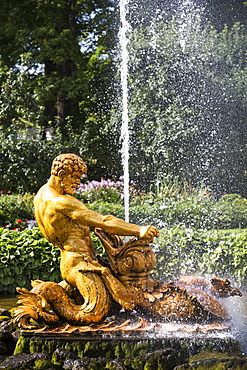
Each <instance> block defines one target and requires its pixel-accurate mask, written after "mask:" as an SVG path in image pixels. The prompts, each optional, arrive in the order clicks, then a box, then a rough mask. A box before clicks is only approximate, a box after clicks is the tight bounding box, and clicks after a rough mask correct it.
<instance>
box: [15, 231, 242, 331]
mask: <svg viewBox="0 0 247 370" xmlns="http://www.w3.org/2000/svg"><path fill="white" fill-rule="evenodd" d="M94 232H95V234H96V235H97V236H98V237H99V238H100V240H101V241H102V243H103V245H104V247H105V250H106V253H107V256H108V262H109V265H110V269H111V272H112V274H113V275H115V277H116V278H117V279H118V280H119V281H120V282H121V283H122V284H123V285H124V287H125V288H126V289H125V294H126V292H127V294H128V295H129V296H130V297H131V298H132V302H133V308H135V310H136V311H137V312H138V313H142V314H144V315H145V316H146V317H148V316H150V317H152V319H157V320H158V321H164V320H180V321H201V322H202V321H205V320H206V321H208V320H212V319H221V320H222V319H229V315H228V313H227V311H226V309H225V307H224V306H223V305H222V304H221V303H220V302H219V301H218V300H217V298H219V297H229V296H234V295H239V296H241V295H242V294H241V292H240V290H239V289H237V288H234V287H232V286H231V284H230V282H229V280H227V279H221V278H217V277H215V278H212V279H211V282H209V281H207V280H205V279H203V278H199V277H195V276H193V277H191V276H189V277H188V276H183V277H180V279H179V280H178V281H177V282H175V283H174V282H171V283H169V284H165V283H163V282H160V281H154V280H153V279H152V278H151V275H150V272H151V270H152V269H153V268H154V266H155V264H156V257H155V253H154V252H153V250H152V247H151V246H150V244H149V242H150V240H145V239H140V238H134V239H131V240H129V241H128V242H126V243H124V242H123V240H122V238H121V237H119V236H116V235H112V234H108V233H106V232H104V231H103V230H102V229H99V228H96V229H95V230H94ZM86 276H87V280H85V289H84V292H85V294H84V296H83V297H82V295H81V294H80V293H79V291H78V290H77V289H76V288H73V287H71V286H69V285H68V284H67V283H66V282H65V281H63V282H61V283H59V284H57V283H54V282H43V281H39V280H37V281H33V282H32V286H33V289H32V290H31V291H28V290H26V289H20V288H17V292H18V298H19V301H18V303H19V307H17V308H16V309H15V311H14V322H16V323H18V325H19V326H21V327H24V328H32V325H31V324H30V323H31V321H32V320H35V321H36V322H38V323H41V324H44V325H59V323H60V322H61V321H66V322H69V323H72V324H76V325H88V324H91V323H97V322H100V321H102V320H103V319H104V318H105V317H106V316H107V315H108V314H109V312H110V309H111V306H112V303H113V302H114V300H113V298H112V296H111V291H110V290H109V289H108V288H107V286H109V285H108V284H107V283H106V284H105V283H104V277H102V276H101V275H96V276H97V277H98V278H96V280H97V281H96V280H95V274H93V275H92V278H93V279H92V280H91V282H90V273H87V275H86ZM92 287H93V289H97V293H98V294H97V295H94V297H95V299H94V298H93V297H91V296H90V292H92ZM120 293H121V292H120ZM96 300H97V302H96ZM119 307H120V305H119ZM120 308H121V307H120ZM97 310H99V311H100V315H97Z"/></svg>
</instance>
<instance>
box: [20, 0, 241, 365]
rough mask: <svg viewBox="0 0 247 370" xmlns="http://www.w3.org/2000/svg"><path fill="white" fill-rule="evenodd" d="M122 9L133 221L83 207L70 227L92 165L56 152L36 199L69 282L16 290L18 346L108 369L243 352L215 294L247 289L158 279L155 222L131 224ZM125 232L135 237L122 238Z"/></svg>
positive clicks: (39, 215) (39, 217)
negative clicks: (100, 252)
mask: <svg viewBox="0 0 247 370" xmlns="http://www.w3.org/2000/svg"><path fill="white" fill-rule="evenodd" d="M121 6H122V8H121V20H122V25H123V33H122V39H121V40H122V46H123V50H122V60H123V64H122V87H123V116H122V118H123V119H122V121H123V125H122V132H123V135H122V138H123V163H124V179H125V191H124V192H125V219H126V221H125V222H123V221H121V220H118V219H116V218H113V217H112V216H105V217H101V216H100V215H99V216H98V215H97V216H95V215H94V214H92V213H90V211H89V210H87V209H86V208H85V207H84V206H81V207H82V208H80V207H79V208H80V209H79V210H80V211H82V212H85V213H86V218H83V217H84V216H83V217H82V216H81V218H80V219H79V220H80V222H81V221H82V220H83V222H82V224H81V225H80V226H79V230H74V231H73V233H72V234H73V235H69V236H68V233H69V234H70V232H71V229H70V228H71V224H70V225H69V226H67V219H68V218H70V217H71V219H72V220H75V219H76V217H77V213H76V212H74V207H77V204H75V203H74V199H73V198H71V197H68V196H66V201H65V200H64V199H63V198H64V197H61V195H63V194H65V193H67V194H70V195H73V191H74V188H75V186H76V185H77V184H78V181H79V178H80V176H81V174H82V173H83V172H84V171H85V170H86V167H85V164H84V163H83V161H82V160H81V159H79V160H78V158H76V157H75V156H74V155H73V154H69V155H65V157H64V158H62V159H61V158H56V159H55V161H54V164H53V169H52V171H53V172H52V176H53V178H52V179H50V180H49V181H48V187H47V185H46V186H44V187H43V188H42V189H41V190H40V192H39V193H38V195H37V197H36V205H35V206H36V218H37V220H38V223H39V226H40V229H41V231H42V233H43V234H44V236H45V237H46V238H47V239H48V240H49V241H51V242H52V243H53V244H55V245H57V246H58V247H59V248H60V249H61V257H62V261H61V274H62V277H63V278H64V280H63V281H62V282H61V283H59V284H55V283H53V282H42V281H35V282H33V289H32V291H30V292H29V291H27V290H25V289H18V293H19V300H20V306H19V307H18V308H17V309H16V311H15V322H16V323H18V324H19V325H20V326H21V327H22V328H23V329H22V334H23V336H22V338H21V339H20V340H19V342H18V345H17V349H16V353H23V352H27V353H28V352H30V351H31V350H33V349H35V350H36V351H38V350H39V351H40V350H42V352H43V351H44V352H45V351H47V352H49V353H55V351H56V350H57V348H58V347H61V348H63V349H64V350H65V349H69V350H73V352H75V353H76V355H78V356H79V357H93V358H95V357H98V358H99V357H100V356H103V357H104V358H103V359H101V362H102V364H104V365H102V366H105V365H107V367H108V365H109V363H107V360H106V359H105V358H106V357H109V358H111V359H112V360H111V364H110V365H109V366H112V367H109V368H114V369H115V368H116V369H120V368H122V369H123V368H124V367H123V366H126V368H128V369H129V368H132V367H131V362H133V361H134V360H133V357H136V358H137V360H136V363H135V364H134V366H138V361H139V365H140V367H139V368H140V369H141V368H144V366H149V368H155V367H157V365H158V364H159V363H160V361H161V362H162V361H163V363H165V362H166V363H168V362H169V361H170V360H169V359H172V360H171V363H170V365H169V366H170V367H169V368H171V369H172V368H174V367H175V366H177V365H179V364H181V363H183V361H184V362H186V360H187V359H188V357H189V356H191V355H196V354H197V353H198V352H200V351H201V350H202V349H203V350H207V351H212V350H217V351H218V352H221V353H222V352H229V353H231V352H234V351H236V352H237V353H238V354H240V352H241V349H240V348H239V345H238V342H237V341H236V340H235V338H234V336H233V335H232V332H231V330H230V326H229V325H228V321H227V320H228V313H227V310H226V309H225V308H224V306H223V305H222V303H221V301H220V300H219V299H218V298H219V295H221V296H222V295H223V296H224V295H225V296H234V295H241V292H240V291H239V290H238V289H237V288H234V287H231V285H230V282H229V281H228V280H222V279H219V278H215V279H212V281H211V282H208V281H206V280H205V279H199V278H196V277H193V279H192V278H191V277H183V278H181V279H179V280H178V281H176V282H172V283H168V284H166V283H163V282H155V281H153V279H152V277H151V275H150V271H151V269H152V268H153V266H154V264H155V255H154V253H153V251H152V248H151V246H150V244H151V243H152V240H153V238H154V237H157V236H158V230H157V229H156V228H155V227H153V226H145V227H139V226H137V225H133V224H129V210H128V203H129V200H128V186H129V170H128V160H129V147H128V145H129V132H128V106H127V99H128V88H127V72H128V70H127V61H128V58H127V38H126V33H125V31H126V27H127V23H126V18H125V14H124V9H125V7H126V3H125V2H124V1H123V2H122V4H121ZM184 43H185V39H184V38H181V46H182V47H184ZM63 161H64V162H63ZM61 162H62V164H61ZM73 162H74V164H73ZM71 166H72V167H73V166H74V167H73V170H70V169H68V168H72V167H71ZM75 168H76V169H75ZM74 172H76V175H74ZM65 175H66V176H65ZM51 188H53V189H55V193H54V191H53V190H52V191H51ZM57 194H59V202H58V205H56V207H57V210H60V211H61V210H62V212H60V213H62V214H63V215H66V222H65V221H64V220H63V217H59V227H54V225H55V223H56V221H55V213H54V209H53V210H52V212H51V213H50V214H49V215H48V217H45V214H46V212H47V208H45V207H47V205H46V206H44V203H45V202H44V198H43V197H45V199H46V201H47V200H49V201H51V202H52V203H53V204H54V203H56V202H55V201H54V198H56V197H58V195H57ZM56 207H55V208H56ZM71 210H73V212H72V211H71ZM72 213H73V216H70V215H72ZM60 216H61V214H60ZM73 217H74V218H73ZM91 217H92V218H91ZM94 217H95V218H94ZM98 217H99V218H98ZM85 219H86V221H85ZM50 220H52V222H50ZM89 227H94V230H95V234H96V235H97V236H98V237H99V238H100V239H101V241H102V243H103V244H104V247H105V250H106V252H107V255H108V260H106V261H103V260H101V259H97V258H96V256H95V255H94V251H93V249H92V246H91V245H90V242H89ZM58 229H59V230H58ZM82 230H83V235H84V240H82V241H81V240H80V237H78V235H79V234H78V232H80V233H81V232H82ZM119 235H127V236H133V235H134V236H135V237H136V238H135V239H131V240H128V241H126V242H125V243H123V241H122V239H121V238H119ZM140 237H141V238H140ZM78 248H79V249H78ZM78 251H79V253H78ZM81 251H83V253H81ZM81 254H83V255H84V257H83V258H81ZM214 290H216V296H215V294H213V291H214ZM214 293H215V291H214ZM82 297H83V299H82ZM56 300H58V301H59V302H58V303H57V302H56ZM66 305H68V307H67V306H66ZM174 318H175V319H176V320H175V322H174ZM215 320H217V322H216V323H215ZM225 320H226V321H225ZM212 321H213V324H212ZM35 325H37V326H35ZM40 325H41V327H40ZM42 325H43V326H42ZM116 357H118V360H116ZM176 357H177V358H176ZM178 357H179V358H178ZM126 358H127V359H126ZM114 359H115V360H114ZM121 359H122V360H121ZM124 359H125V360H124ZM228 359H229V358H228ZM224 360H225V359H224ZM99 361H100V360H99ZM114 361H115V363H114V364H113V362H114ZM195 361H196V360H195ZM197 361H198V360H197ZM95 366H97V364H96V365H95ZM113 366H115V367H113ZM121 366H122V367H121ZM150 366H151V367H150ZM152 366H153V367H152ZM133 368H136V367H133ZM160 368H163V367H160Z"/></svg>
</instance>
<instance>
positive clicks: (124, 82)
mask: <svg viewBox="0 0 247 370" xmlns="http://www.w3.org/2000/svg"><path fill="white" fill-rule="evenodd" d="M127 5H128V0H120V20H121V29H120V32H119V39H120V45H121V86H122V128H121V139H122V142H123V144H122V164H123V170H124V209H125V221H126V222H129V122H128V59H129V55H128V48H127V46H128V38H127V33H128V29H129V24H128V21H127V19H126V13H127Z"/></svg>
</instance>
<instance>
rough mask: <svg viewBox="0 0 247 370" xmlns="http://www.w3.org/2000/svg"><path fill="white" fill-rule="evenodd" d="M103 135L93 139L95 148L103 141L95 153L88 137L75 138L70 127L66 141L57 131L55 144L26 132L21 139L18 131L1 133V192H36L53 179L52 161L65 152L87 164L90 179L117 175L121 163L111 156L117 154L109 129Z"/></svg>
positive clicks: (1, 131) (75, 135)
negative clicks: (51, 174) (76, 155)
mask: <svg viewBox="0 0 247 370" xmlns="http://www.w3.org/2000/svg"><path fill="white" fill-rule="evenodd" d="M101 133H102V135H101V136H100V137H99V136H98V135H96V137H95V138H94V145H95V146H97V145H98V144H99V141H100V144H99V145H98V146H97V147H98V150H97V152H95V150H93V149H92V146H91V145H92V142H91V141H90V138H89V137H88V136H87V135H88V133H87V132H83V133H82V134H74V133H73V131H72V130H71V127H70V126H69V125H68V126H67V135H66V139H64V137H63V135H60V134H59V131H57V133H56V136H55V137H54V138H53V139H52V140H42V139H41V138H40V135H38V134H37V135H28V133H27V132H24V133H23V135H22V133H21V132H19V133H18V135H17V133H16V132H15V131H11V130H10V131H9V132H7V133H6V131H5V130H3V129H2V130H1V129H0V184H1V189H0V191H4V192H5V193H6V192H8V191H11V192H15V193H17V192H18V193H25V192H29V193H35V192H37V190H38V189H39V188H40V187H41V186H42V185H43V184H44V183H45V182H46V181H47V179H48V178H49V177H50V168H51V163H52V161H53V159H54V158H55V157H56V156H57V155H59V154H61V153H66V152H67V153H75V154H78V155H80V156H81V157H82V158H83V159H84V160H85V162H86V163H87V165H88V167H89V172H88V175H89V178H90V177H93V178H95V179H100V177H102V176H103V175H106V176H111V175H112V173H111V172H112V171H114V173H118V171H119V163H118V161H117V160H116V158H115V156H114V155H112V153H113V152H114V150H113V151H111V150H110V146H111V143H110V142H109V141H108V140H109V137H110V133H109V128H105V130H103V129H102V130H101ZM108 134H109V135H108ZM104 142H105V145H104ZM106 142H107V144H106ZM106 164H107V165H108V166H106ZM107 168H108V170H107Z"/></svg>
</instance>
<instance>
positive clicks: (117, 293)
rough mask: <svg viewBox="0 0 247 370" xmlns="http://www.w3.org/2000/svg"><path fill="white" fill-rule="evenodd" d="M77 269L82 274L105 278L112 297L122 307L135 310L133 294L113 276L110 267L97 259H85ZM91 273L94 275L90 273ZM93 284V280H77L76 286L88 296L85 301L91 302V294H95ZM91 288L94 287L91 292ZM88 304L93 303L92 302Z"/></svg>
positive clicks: (104, 280)
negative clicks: (101, 263)
mask: <svg viewBox="0 0 247 370" xmlns="http://www.w3.org/2000/svg"><path fill="white" fill-rule="evenodd" d="M76 269H77V270H78V271H79V272H80V273H81V276H94V275H96V276H98V277H99V278H100V279H102V280H103V282H104V283H105V285H104V286H105V287H106V288H107V290H108V291H109V293H110V294H111V296H112V298H113V299H114V300H115V301H116V302H117V303H119V304H120V305H121V306H122V307H124V308H126V309H127V310H133V308H134V307H135V305H136V302H135V299H134V296H133V294H132V293H131V292H130V290H129V289H128V288H127V287H125V286H124V285H123V284H122V283H121V282H120V281H119V280H118V279H117V278H116V277H115V276H113V274H112V272H111V271H110V269H109V268H108V267H104V266H101V265H100V264H99V263H98V262H97V261H93V263H90V262H88V261H83V262H80V263H79V264H78V265H77V267H76ZM89 271H90V272H89ZM90 273H91V274H92V275H90ZM94 273H95V274H94ZM99 274H100V276H99ZM80 279H84V278H79V280H80ZM91 284H92V281H87V282H82V283H79V282H76V286H77V288H78V290H79V291H80V293H81V295H82V296H83V297H84V299H85V297H87V298H86V299H85V301H87V302H89V300H90V296H93V295H94V294H95V292H94V287H91ZM79 286H80V287H79ZM89 289H92V291H90V292H89ZM88 304H90V305H91V304H92V302H91V303H88Z"/></svg>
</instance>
